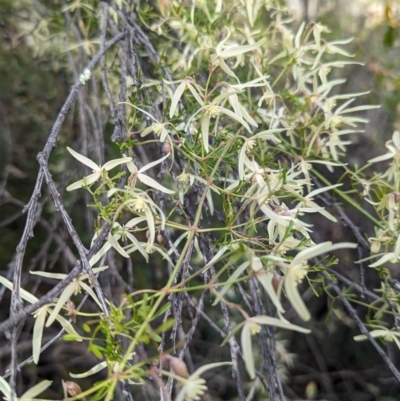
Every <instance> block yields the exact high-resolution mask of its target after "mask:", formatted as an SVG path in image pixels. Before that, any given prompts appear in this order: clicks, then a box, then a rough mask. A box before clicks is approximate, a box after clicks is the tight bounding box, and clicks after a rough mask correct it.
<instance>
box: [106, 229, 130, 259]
mask: <svg viewBox="0 0 400 401" xmlns="http://www.w3.org/2000/svg"><path fill="white" fill-rule="evenodd" d="M107 240H108V242H109V243H110V244H111V246H112V247H113V248H114V249H115V250H116V251H117V252H118V253H120V254H121V255H122V256H123V257H124V258H127V259H129V255H128V254H127V253H126V252H125V250H124V249H123V248H122V246H121V245H120V244H119V242H118V241H117V239H116V238H115V237H114V236H113V235H111V234H108V239H107Z"/></svg>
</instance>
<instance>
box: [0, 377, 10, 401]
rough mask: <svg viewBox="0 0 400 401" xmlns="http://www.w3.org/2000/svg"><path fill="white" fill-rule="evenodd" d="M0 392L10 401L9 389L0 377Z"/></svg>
mask: <svg viewBox="0 0 400 401" xmlns="http://www.w3.org/2000/svg"><path fill="white" fill-rule="evenodd" d="M0 391H1V392H2V393H3V394H4V395H5V396H6V397H7V399H9V400H11V387H10V385H9V384H8V383H7V382H6V381H5V379H3V377H2V376H0Z"/></svg>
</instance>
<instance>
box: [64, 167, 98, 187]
mask: <svg viewBox="0 0 400 401" xmlns="http://www.w3.org/2000/svg"><path fill="white" fill-rule="evenodd" d="M100 177H101V171H96V172H95V173H93V174H90V175H88V176H86V177H84V178H83V179H82V180H79V181H76V182H74V183H73V184H71V185H69V186H68V187H67V191H73V190H75V189H78V188H82V187H83V186H84V185H91V184H93V183H94V182H96V181H97V180H98V179H99V178H100Z"/></svg>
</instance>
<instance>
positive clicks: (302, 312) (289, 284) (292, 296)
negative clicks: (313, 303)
mask: <svg viewBox="0 0 400 401" xmlns="http://www.w3.org/2000/svg"><path fill="white" fill-rule="evenodd" d="M292 269H293V268H290V269H289V272H288V274H287V275H286V276H285V278H284V282H283V285H284V287H285V291H286V295H287V297H288V299H289V301H290V303H291V304H292V306H293V308H294V310H295V311H296V312H297V314H298V315H299V316H300V317H301V318H302V319H303V320H304V321H306V322H307V321H308V320H310V319H311V314H310V312H309V311H308V309H307V307H306V305H305V303H304V302H303V299H302V298H301V295H300V294H299V290H298V288H297V283H296V277H295V274H294V273H293V272H292Z"/></svg>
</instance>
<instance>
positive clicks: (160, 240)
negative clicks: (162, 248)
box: [157, 234, 164, 245]
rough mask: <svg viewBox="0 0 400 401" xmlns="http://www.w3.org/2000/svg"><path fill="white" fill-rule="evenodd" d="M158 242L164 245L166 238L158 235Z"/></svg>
mask: <svg viewBox="0 0 400 401" xmlns="http://www.w3.org/2000/svg"><path fill="white" fill-rule="evenodd" d="M157 242H158V243H159V244H160V245H164V237H163V236H162V234H157Z"/></svg>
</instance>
